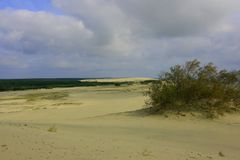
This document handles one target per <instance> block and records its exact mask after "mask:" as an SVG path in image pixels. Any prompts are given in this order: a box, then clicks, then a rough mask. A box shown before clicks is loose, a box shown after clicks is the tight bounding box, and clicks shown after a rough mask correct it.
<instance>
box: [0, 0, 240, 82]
mask: <svg viewBox="0 0 240 160" xmlns="http://www.w3.org/2000/svg"><path fill="white" fill-rule="evenodd" d="M193 59H198V60H200V61H201V62H202V63H203V64H206V63H208V62H213V63H214V64H216V65H217V66H218V67H219V68H220V69H223V68H226V69H229V70H235V69H240V1H239V0H0V79H4V78H68V77H69V78H74V77H78V78H80V77H157V76H158V75H159V73H161V72H164V71H167V70H168V68H169V67H171V66H173V65H175V64H184V63H185V61H188V60H193Z"/></svg>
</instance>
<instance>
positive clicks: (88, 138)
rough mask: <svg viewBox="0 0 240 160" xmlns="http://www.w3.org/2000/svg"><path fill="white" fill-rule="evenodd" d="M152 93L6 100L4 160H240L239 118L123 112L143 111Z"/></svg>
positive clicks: (71, 93) (34, 93) (2, 99)
mask: <svg viewBox="0 0 240 160" xmlns="http://www.w3.org/2000/svg"><path fill="white" fill-rule="evenodd" d="M145 89H146V86H141V85H133V86H130V87H110V86H109V87H82V88H64V89H52V90H31V91H18V92H4V93H0V112H1V113H0V159H3V160H10V159H12V160H27V159H33V160H35V159H36V160H43V159H49V160H63V159H64V160H113V159H119V160H125V159H132V160H141V159H142V160H145V159H147V160H148V159H149V160H154V159H156V160H157V159H166V160H194V159H195V160H208V159H216V160H218V159H219V160H222V159H227V160H239V159H240V153H239V151H240V143H239V142H240V136H239V135H240V118H239V117H240V116H239V115H228V116H226V117H224V118H222V119H218V120H214V121H210V120H200V119H197V118H194V117H172V116H170V117H169V118H164V117H159V116H141V115H138V114H136V115H132V114H126V113H122V112H125V111H132V110H136V109H140V108H142V107H143V105H144V100H145V97H144V96H143V94H142V91H143V90H145ZM117 113H120V114H117ZM49 128H54V129H56V132H55V131H53V132H49V131H48V129H49ZM219 152H221V153H219Z"/></svg>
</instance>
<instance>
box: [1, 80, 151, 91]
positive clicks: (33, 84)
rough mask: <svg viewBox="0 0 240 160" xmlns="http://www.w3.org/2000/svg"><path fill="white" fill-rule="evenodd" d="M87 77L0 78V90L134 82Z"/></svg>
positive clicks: (149, 81) (148, 81) (117, 84)
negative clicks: (96, 79)
mask: <svg viewBox="0 0 240 160" xmlns="http://www.w3.org/2000/svg"><path fill="white" fill-rule="evenodd" d="M85 79H87V78H59V79H58V78H56V79H5V80H0V91H16V90H27V89H41V88H45V89H51V88H59V87H81V86H82V87H83V86H106V85H114V86H121V85H131V84H133V83H134V82H97V81H91V82H90V81H89V82H88V81H84V82H81V81H80V80H85ZM152 81H153V80H146V81H142V82H139V83H141V84H148V83H151V82H152Z"/></svg>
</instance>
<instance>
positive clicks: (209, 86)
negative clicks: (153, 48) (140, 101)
mask: <svg viewBox="0 0 240 160" xmlns="http://www.w3.org/2000/svg"><path fill="white" fill-rule="evenodd" d="M147 95H148V96H149V101H147V105H148V106H149V105H150V106H151V107H152V110H151V111H154V112H160V111H161V112H165V111H177V112H181V111H183V112H189V111H193V112H200V113H202V114H203V115H205V116H206V117H208V118H214V117H216V116H217V115H223V114H224V113H226V112H233V111H239V109H240V107H239V106H240V71H227V70H220V71H219V70H218V69H217V67H216V66H215V65H214V64H213V63H208V64H206V65H203V66H201V64H200V62H199V61H198V60H193V61H188V62H186V63H185V65H176V66H173V67H171V68H170V71H169V72H165V73H163V74H161V75H160V77H159V80H158V81H156V82H154V83H152V85H151V86H150V89H149V91H148V92H147Z"/></svg>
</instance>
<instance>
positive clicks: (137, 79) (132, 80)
mask: <svg viewBox="0 0 240 160" xmlns="http://www.w3.org/2000/svg"><path fill="white" fill-rule="evenodd" d="M147 80H154V78H146V77H131V78H127V77H126V78H111V79H87V80H81V81H82V82H141V81H147Z"/></svg>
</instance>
